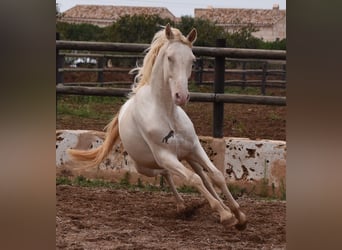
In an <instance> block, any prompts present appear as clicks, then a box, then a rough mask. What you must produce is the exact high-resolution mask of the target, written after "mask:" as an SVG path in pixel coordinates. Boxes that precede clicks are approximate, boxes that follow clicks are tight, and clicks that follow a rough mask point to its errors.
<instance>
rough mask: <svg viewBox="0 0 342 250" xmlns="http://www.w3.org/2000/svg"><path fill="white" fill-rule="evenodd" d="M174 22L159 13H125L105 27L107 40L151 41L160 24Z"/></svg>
mask: <svg viewBox="0 0 342 250" xmlns="http://www.w3.org/2000/svg"><path fill="white" fill-rule="evenodd" d="M167 23H170V24H171V25H174V23H173V22H172V21H171V20H170V19H163V18H160V17H159V16H158V15H133V16H129V15H125V16H123V17H121V18H120V19H119V20H118V21H117V22H115V23H113V24H112V25H111V26H109V27H107V28H105V34H106V40H107V41H110V42H125V43H150V42H151V40H152V38H153V36H154V34H155V33H156V32H157V31H158V30H160V25H166V24H167Z"/></svg>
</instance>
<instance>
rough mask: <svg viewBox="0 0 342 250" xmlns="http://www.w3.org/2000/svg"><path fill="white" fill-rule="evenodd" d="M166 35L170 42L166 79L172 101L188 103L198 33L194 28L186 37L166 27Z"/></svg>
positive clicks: (167, 49) (166, 59)
mask: <svg viewBox="0 0 342 250" xmlns="http://www.w3.org/2000/svg"><path fill="white" fill-rule="evenodd" d="M165 35H166V38H167V39H168V40H169V43H168V46H167V48H166V50H165V56H164V65H163V67H164V79H165V81H167V82H168V83H169V86H170V89H171V95H172V99H173V101H174V103H175V104H177V105H184V104H186V103H187V102H188V100H189V98H190V95H189V91H188V79H189V77H190V75H191V70H192V64H193V62H194V60H195V56H194V54H193V53H192V49H191V48H192V44H193V43H194V42H195V40H196V38H197V31H196V29H195V28H193V29H192V30H191V31H190V32H189V34H188V35H187V36H186V37H184V36H183V35H182V34H181V33H180V32H179V30H177V29H171V27H170V25H169V24H168V25H166V27H165Z"/></svg>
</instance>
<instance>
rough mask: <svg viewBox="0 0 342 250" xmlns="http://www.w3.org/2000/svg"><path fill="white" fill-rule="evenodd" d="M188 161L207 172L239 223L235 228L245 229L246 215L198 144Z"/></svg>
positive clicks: (220, 174) (221, 175)
mask: <svg viewBox="0 0 342 250" xmlns="http://www.w3.org/2000/svg"><path fill="white" fill-rule="evenodd" d="M189 161H190V162H195V163H197V164H199V165H200V166H202V167H203V168H204V169H206V170H207V171H208V175H209V177H210V179H211V180H212V182H213V184H214V185H215V186H217V187H218V188H219V189H220V190H221V191H222V193H223V194H224V196H225V197H226V198H227V202H228V207H229V208H230V210H231V211H232V212H233V213H234V215H235V217H236V218H237V219H238V221H239V223H238V224H237V225H236V226H235V227H236V228H237V229H239V230H243V229H245V228H246V225H247V218H246V215H245V214H244V213H243V212H242V211H241V209H240V206H239V204H238V203H237V202H236V201H235V199H234V198H233V196H232V194H231V193H230V191H229V189H228V187H227V184H226V181H225V179H224V176H223V174H222V173H221V172H220V171H219V170H218V169H217V168H216V167H215V166H214V164H213V163H212V162H211V161H210V159H209V158H208V156H207V154H206V153H205V151H204V149H203V148H202V146H201V145H200V143H198V146H197V147H196V148H195V150H193V154H192V155H191V156H190V159H189Z"/></svg>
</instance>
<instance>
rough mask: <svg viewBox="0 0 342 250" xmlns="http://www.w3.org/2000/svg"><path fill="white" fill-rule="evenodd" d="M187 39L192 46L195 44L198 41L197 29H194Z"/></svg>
mask: <svg viewBox="0 0 342 250" xmlns="http://www.w3.org/2000/svg"><path fill="white" fill-rule="evenodd" d="M186 38H187V39H188V41H189V42H190V43H191V44H193V43H194V42H195V41H196V39H197V30H196V29H195V28H192V30H191V31H190V32H189V34H188V35H187V36H186Z"/></svg>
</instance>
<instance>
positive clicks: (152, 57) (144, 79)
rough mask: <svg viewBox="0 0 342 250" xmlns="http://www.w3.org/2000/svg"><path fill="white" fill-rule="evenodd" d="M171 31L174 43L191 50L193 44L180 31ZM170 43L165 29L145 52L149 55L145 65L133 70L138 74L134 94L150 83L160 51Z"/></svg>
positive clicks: (144, 62)
mask: <svg viewBox="0 0 342 250" xmlns="http://www.w3.org/2000/svg"><path fill="white" fill-rule="evenodd" d="M171 30H172V33H173V39H172V41H180V42H182V43H184V44H186V45H188V46H189V47H190V48H191V47H192V44H191V42H189V40H188V39H187V38H186V37H185V36H184V35H183V34H182V33H181V32H180V30H179V29H176V28H171ZM168 41H169V40H168V39H167V37H166V35H165V29H163V30H160V31H158V32H157V33H156V34H155V35H154V37H153V39H152V42H151V45H150V47H149V48H147V49H146V51H145V52H147V53H146V55H145V57H144V60H143V65H142V66H141V67H136V68H134V69H133V70H131V72H135V71H137V72H138V74H137V75H136V77H135V79H134V87H133V92H137V91H138V90H139V88H140V87H142V86H144V85H146V84H148V83H149V80H150V78H151V73H152V68H153V65H154V63H155V61H156V58H157V56H158V54H159V51H160V49H161V48H162V47H163V46H164V45H165V44H166V43H167V42H168Z"/></svg>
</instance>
